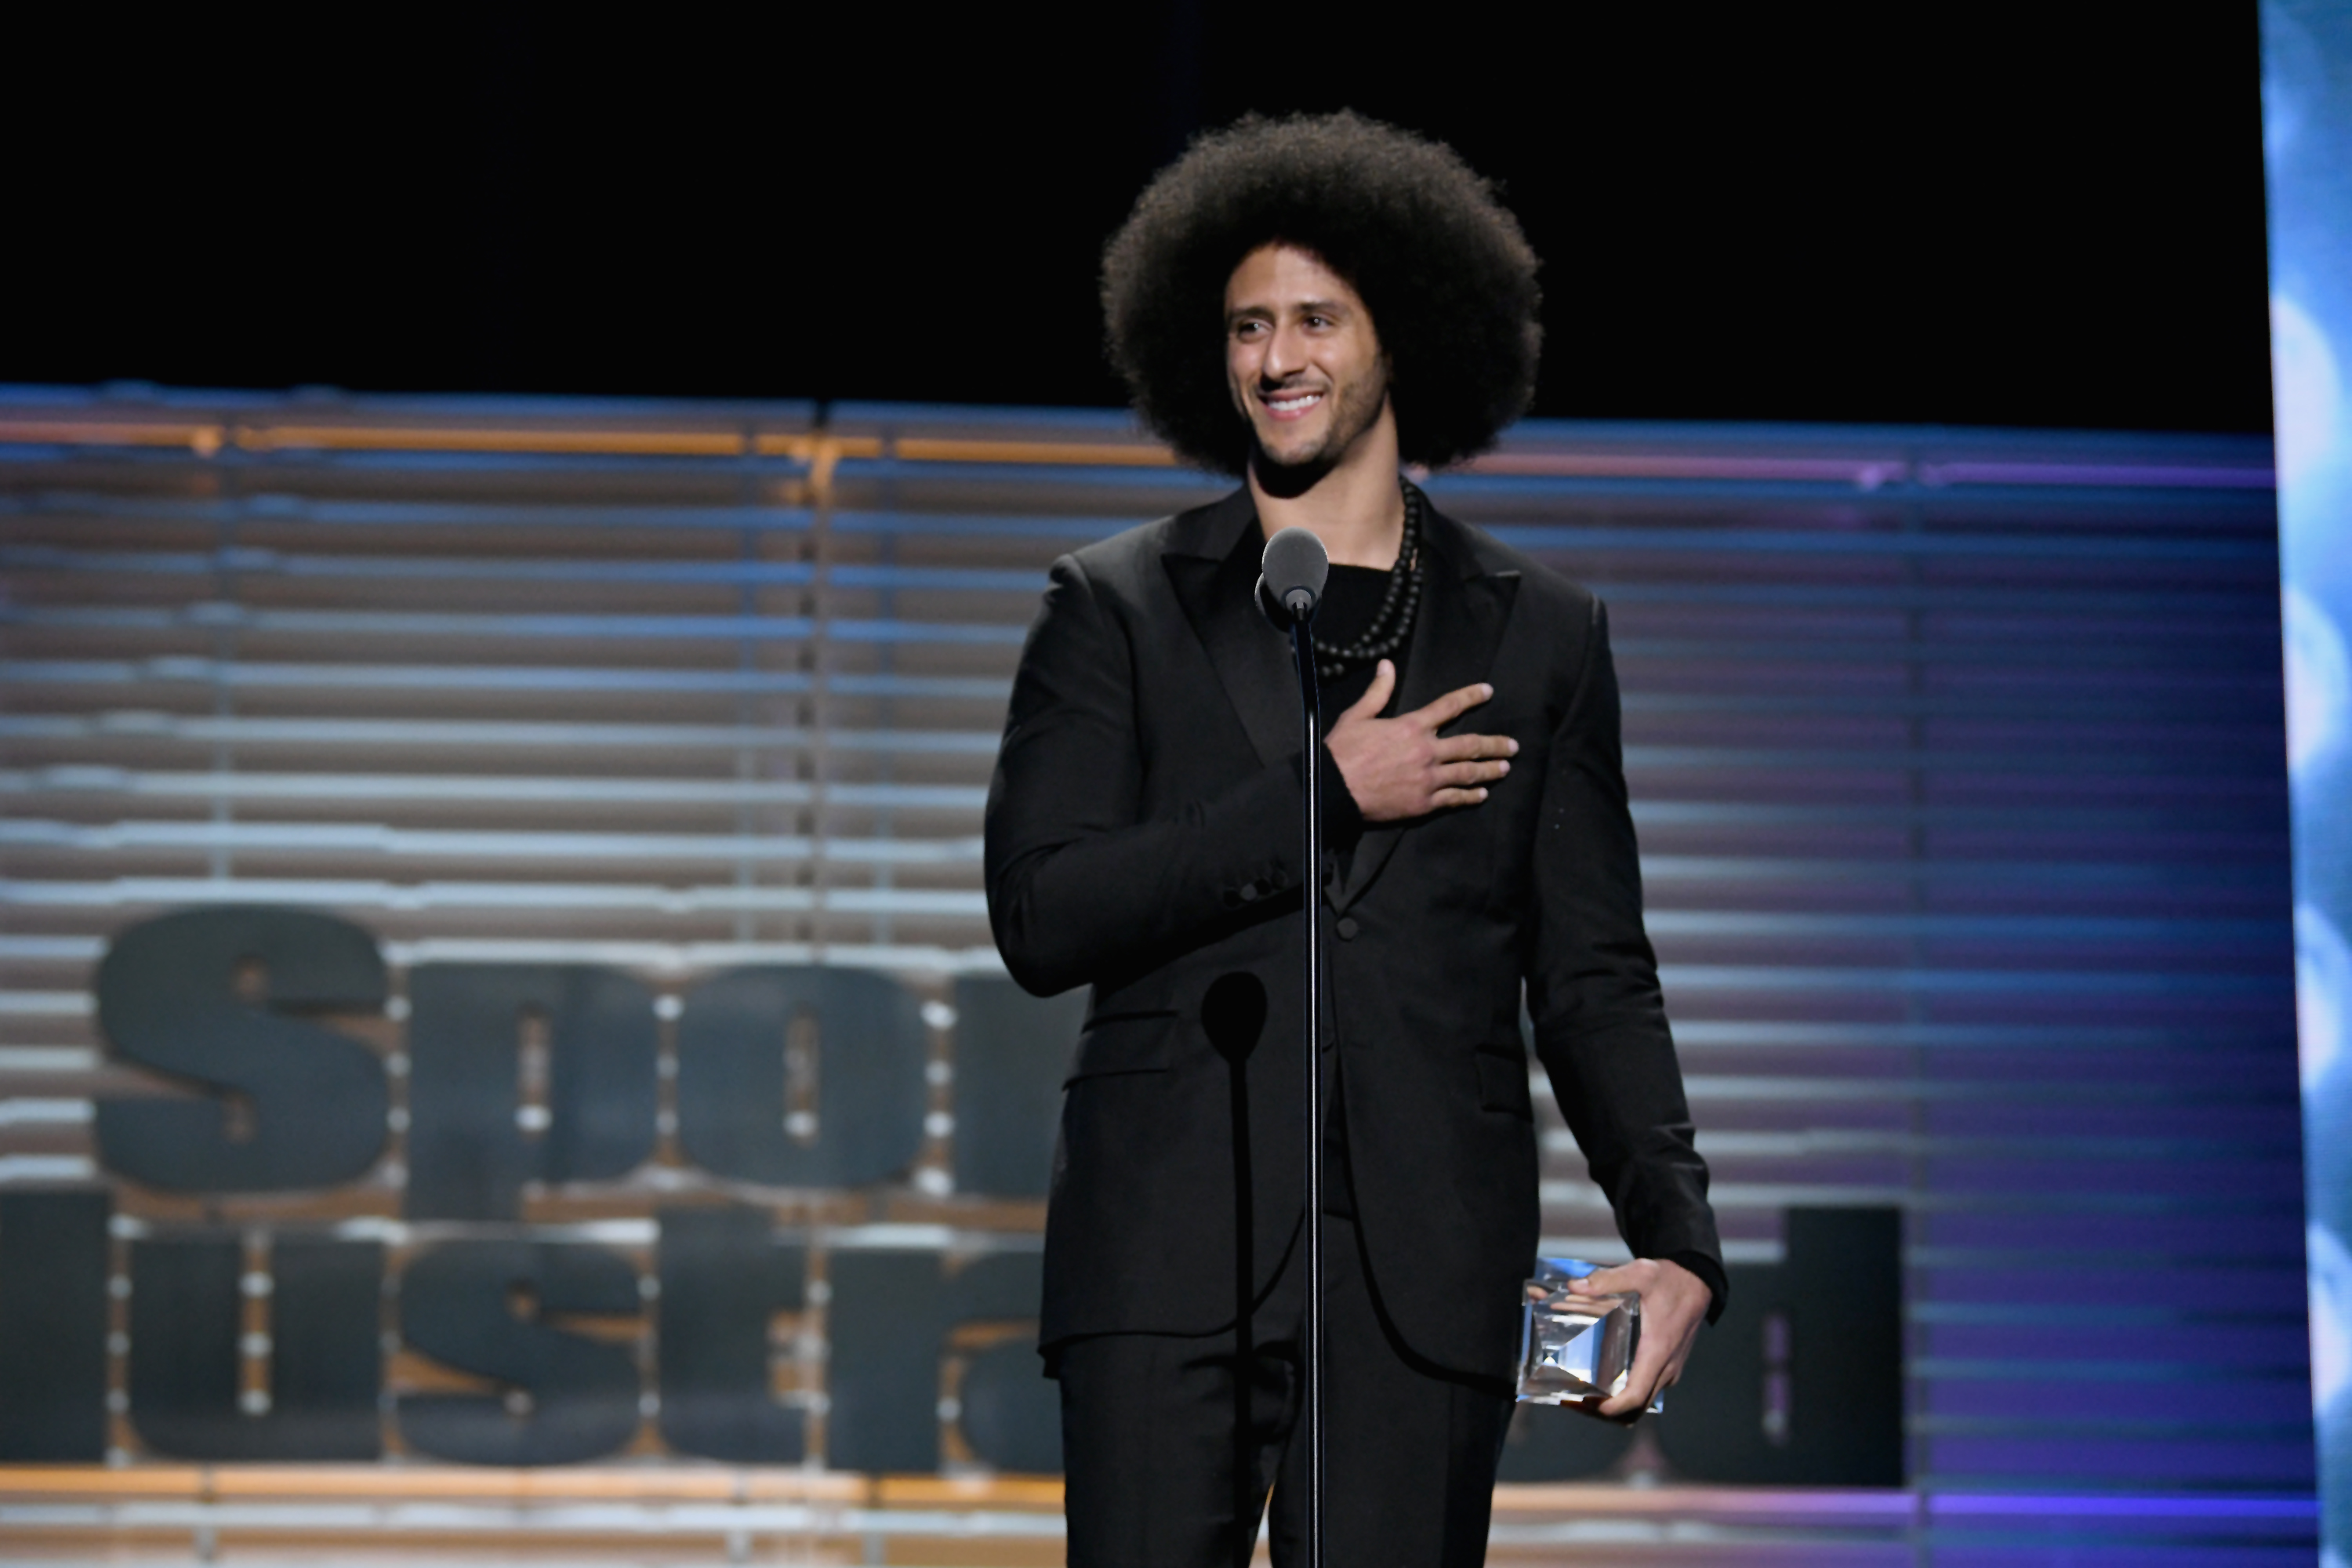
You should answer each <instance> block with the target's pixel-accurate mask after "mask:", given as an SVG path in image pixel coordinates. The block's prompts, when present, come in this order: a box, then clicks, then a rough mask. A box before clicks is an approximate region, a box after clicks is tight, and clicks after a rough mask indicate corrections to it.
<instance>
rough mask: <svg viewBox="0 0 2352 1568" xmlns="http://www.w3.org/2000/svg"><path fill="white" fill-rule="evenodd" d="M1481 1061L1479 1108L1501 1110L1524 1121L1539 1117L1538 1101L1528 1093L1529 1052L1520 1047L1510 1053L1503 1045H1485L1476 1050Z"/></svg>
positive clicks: (1473, 1058)
mask: <svg viewBox="0 0 2352 1568" xmlns="http://www.w3.org/2000/svg"><path fill="white" fill-rule="evenodd" d="M1471 1059H1472V1060H1473V1061H1475V1062H1476V1063H1477V1064H1478V1109H1479V1110H1499V1111H1501V1112H1503V1113H1504V1114H1505V1115H1507V1116H1516V1117H1517V1118H1518V1119H1519V1120H1520V1121H1534V1120H1535V1119H1536V1105H1535V1100H1534V1099H1533V1097H1532V1096H1530V1095H1529V1094H1528V1058H1527V1053H1526V1052H1524V1051H1522V1050H1519V1049H1517V1048H1516V1047H1514V1048H1512V1050H1511V1051H1510V1054H1509V1055H1507V1056H1506V1055H1504V1054H1503V1052H1502V1049H1501V1048H1500V1047H1486V1046H1481V1047H1478V1048H1477V1050H1476V1051H1475V1052H1473V1053H1472V1056H1471Z"/></svg>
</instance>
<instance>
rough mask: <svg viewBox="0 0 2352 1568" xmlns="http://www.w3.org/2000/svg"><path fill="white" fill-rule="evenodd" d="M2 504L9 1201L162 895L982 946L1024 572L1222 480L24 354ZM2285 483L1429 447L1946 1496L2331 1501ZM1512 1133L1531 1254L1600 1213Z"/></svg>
mask: <svg viewBox="0 0 2352 1568" xmlns="http://www.w3.org/2000/svg"><path fill="white" fill-rule="evenodd" d="M0 486H5V499H0V509H5V510H0V522H5V540H6V542H5V570H6V575H7V581H8V594H7V598H6V601H5V607H0V619H5V636H6V666H5V679H6V687H7V701H6V711H5V715H0V735H5V743H6V766H5V773H0V792H5V800H6V810H5V816H6V821H5V827H0V846H4V847H5V855H6V871H7V880H6V890H5V897H6V900H7V902H8V906H9V911H8V921H7V933H6V935H5V939H0V964H5V970H0V973H5V979H6V981H7V993H6V996H5V1003H0V1009H4V1010H0V1030H5V1035H0V1038H5V1049H0V1095H5V1096H7V1097H8V1098H7V1099H6V1100H5V1102H0V1176H5V1178H6V1179H9V1180H14V1181H53V1180H58V1179H71V1178H74V1177H77V1176H82V1177H86V1176H87V1175H88V1174H89V1171H90V1165H89V1156H90V1145H89V1137H88V1131H89V1121H88V1115H89V1110H88V1106H89V1098H90V1096H91V1095H92V1094H93V1093H102V1092H112V1091H115V1090H118V1089H123V1088H125V1087H126V1086H127V1084H128V1080H127V1079H125V1078H124V1077H123V1075H122V1074H121V1070H120V1069H115V1068H105V1067H103V1066H102V1063H101V1060H100V1057H99V1056H98V1055H96V1054H95V1052H96V1047H97V1045H98V1042H97V1041H96V1040H95V1039H94V1037H93V1035H92V1031H91V1026H90V1021H89V1015H88V1004H87V1001H86V994H85V985H86V983H87V979H88V976H89V970H90V966H91V963H92V962H93V961H94V960H95V958H96V957H97V956H98V954H99V953H100V951H101V949H102V947H103V945H104V943H105V942H106V940H107V937H108V934H109V933H110V932H111V931H115V930H117V929H119V928H121V927H122V926H123V925H125V924H126V923H128V922H131V921H136V920H139V919H141V918H142V917H145V916H148V915H151V914H153V913H155V912H157V911H160V910H167V909H172V908H175V907H179V906H184V905H189V904H201V903H208V902H217V901H223V900H268V901H273V902H278V903H297V904H309V905H314V906H317V907H320V908H322V909H326V910H335V911H339V912H341V913H342V914H344V915H346V916H348V917H349V918H351V919H352V920H354V921H359V922H360V923H362V925H364V926H366V927H368V928H369V929H370V930H372V931H375V932H377V933H378V934H379V935H380V936H381V937H382V939H383V941H384V942H385V943H386V944H387V951H388V953H389V955H390V956H391V957H392V959H393V961H394V963H395V965H396V966H398V965H406V964H412V963H418V962H422V961H425V960H428V959H429V960H455V961H466V960H498V959H509V958H530V959H582V960H595V961H602V962H607V963H620V964H624V965H627V966H630V967H633V968H636V969H638V970H640V971H643V972H645V973H648V974H657V975H661V976H665V977H667V978H666V979H665V980H664V984H665V985H666V986H667V987H669V988H673V989H674V988H675V986H676V984H677V978H678V977H679V976H686V977H689V978H690V977H692V976H693V975H696V974H698V973H705V972H708V971H709V970H712V969H715V968H719V967H725V966H728V965H733V964H739V963H755V962H800V961H806V960H810V959H814V960H817V961H820V962H826V963H840V964H859V965H872V966H877V967H880V968H884V969H888V970H892V971H895V972H898V973H903V974H907V975H908V976H910V977H911V978H912V979H913V980H914V982H915V983H916V984H919V985H920V984H943V979H942V977H944V976H946V975H948V974H950V973H963V972H971V971H992V970H994V969H995V968H996V967H997V963H996V959H995V956H994V953H993V952H992V949H991V948H990V946H989V942H988V935H987V928H986V923H985V919H984V913H983V910H982V892H981V876H980V846H979V834H980V816H981V805H982V795H983V792H984V788H985V785H986V782H987V778H988V773H989V767H990V763H991V758H992V753H993V751H994V747H995V741H996V732H997V729H998V726H999V724H1000V722H1001V721H1002V717H1003V703H1004V696H1005V692H1006V689H1007V685H1008V682H1009V679H1010V677H1011V674H1012V671H1013V665H1014V662H1015V660H1016V658H1018V655H1019V651H1020V644H1021V639H1022V636H1023V632H1024V627H1025V626H1026V624H1027V622H1028V619H1029V617H1030V615H1031V613H1032V611H1033V609H1034V605H1035V602H1036V596H1037V592H1038V588H1039V586H1040V584H1041V582H1042V574H1043V571H1044V568H1045V564H1046V563H1047V562H1048V561H1050V560H1051V559H1052V558H1053V556H1054V555H1055V554H1056V553H1058V552H1061V551H1064V550H1066V549H1069V548H1072V547H1074V546H1076V545H1077V544H1078V543H1081V542H1085V541H1087V540H1090V539H1095V538H1098V537H1101V536H1103V535H1105V534H1107V533H1109V532H1111V531H1115V530H1118V529H1119V528H1123V527H1126V526H1128V525H1129V524H1130V523H1132V522H1135V521H1140V520H1143V519H1147V518H1150V517H1151V516H1153V515H1155V514H1159V513H1161V512H1165V511H1168V510H1172V509H1175V508H1178V507H1181V506H1185V505H1190V504H1193V503H1195V502H1197V501H1200V500H1205V499H1207V498H1209V497H1211V496H1212V495H1213V494H1215V493H1217V491H1218V489H1219V488H1220V487H1219V486H1218V485H1216V484H1214V483H1212V482H1210V481H1208V480H1205V479H1202V478H1201V477H1199V476H1197V475H1194V474H1192V473H1189V472H1187V471H1184V470H1181V469H1178V468H1172V467H1170V466H1169V465H1168V463H1167V461H1166V459H1165V458H1164V456H1163V455H1162V454H1161V453H1160V452H1159V451H1158V450H1157V449H1156V448H1154V447H1150V446H1149V445H1146V444H1144V443H1142V442H1141V441H1139V439H1138V438H1137V437H1134V436H1133V434H1132V433H1131V432H1130V430H1129V427H1128V426H1127V425H1126V423H1125V421H1124V420H1123V419H1122V418H1119V417H1116V416H1097V415H1086V414H1068V415H1060V414H1042V413H1034V412H1031V413H1020V412H994V413H992V412H984V411H972V410H946V409H930V408H917V407H897V406H836V407H835V408H834V409H832V410H831V411H830V417H829V418H827V419H825V420H824V422H823V423H822V424H820V423H819V421H818V420H817V419H816V417H815V411H814V410H813V409H811V408H808V407H803V406H793V405H781V406H759V407H744V406H728V407H712V408H705V407H697V406H692V405H598V404H550V405H537V404H519V403H514V404H497V405H488V404H470V403H465V402H457V401H440V400H432V401H411V402H402V401H395V400H375V401H367V400H352V401H335V400H327V401H318V402H309V401H304V400H301V399H291V400H258V399H252V398H234V397H222V398H217V399H209V400H207V399H203V398H193V399H192V398H178V399H172V400H167V401H152V400H151V401H148V402H145V403H140V402H126V401H121V400H108V399H102V398H83V397H79V396H74V395H59V394H50V393H25V394H16V395H12V396H11V397H9V398H8V399H5V400H0ZM2270 486H2271V479H2270V470H2269V455H2268V448H2267V447H2266V445H2264V444H2262V443H2257V442H2247V441H2237V440H2223V439H2201V438H2200V439H2189V438H2161V439H2158V438H2147V437H2073V436H2045V435H2030V434H1990V433H1985V434H1969V435H1960V434H1954V433H1936V432H1907V431H1892V430H1874V429H1810V430H1804V429H1787V428H1772V429H1762V428H1758V429H1747V428H1737V427H1721V428H1684V427H1662V426H1623V427H1615V426H1565V425H1543V424H1530V425H1527V426H1521V427H1520V428H1519V429H1518V430H1517V432H1516V433H1515V434H1514V436H1513V437H1512V438H1511V439H1510V440H1509V441H1508V442H1507V443H1506V445H1505V447H1503V449H1502V450H1501V451H1500V452H1499V453H1497V454H1496V455H1494V456H1492V457H1490V458H1487V459H1486V460H1484V461H1482V462H1480V463H1479V464H1477V465H1475V467H1474V468H1472V469H1471V470H1470V471H1468V472H1466V473H1461V474H1454V475H1444V476H1440V477H1438V478H1437V479H1433V480H1432V481H1431V483H1430V489H1431V492H1432V494H1433V496H1434V497H1435V498H1436V500H1438V502H1439V503H1440V504H1441V505H1442V506H1444V507H1445V508H1447V509H1448V510H1452V511H1454V513H1456V514H1458V515H1460V516H1462V517H1464V518H1465V519H1468V520H1470V521H1475V522H1477V523H1480V524H1482V525H1484V526H1486V527H1488V528H1490V529H1492V530H1493V531H1495V532H1496V534H1497V535H1499V536H1500V537H1502V538H1503V539H1505V540H1506V541H1507V542H1510V543H1512V544H1514V545H1517V547H1519V548H1520V549H1523V550H1526V551H1528V552H1531V553H1533V554H1535V555H1536V556H1538V557H1539V558H1540V559H1542V560H1544V561H1546V562H1549V563H1553V564H1555V565H1557V566H1559V568H1560V569H1561V570H1562V571H1564V572H1567V573H1568V574H1570V575H1572V576H1575V577H1577V578H1579V579H1580V580H1581V581H1583V582H1585V583H1587V584H1591V585H1592V586H1593V587H1594V588H1596V589H1597V590H1598V591H1599V592H1600V593H1601V595H1603V596H1604V597H1605V598H1606V599H1607V601H1608V603H1609V605H1610V606H1611V611H1612V625H1613V627H1614V633H1615V638H1616V647H1617V652H1618V658H1619V669H1620V673H1621V677H1622V683H1623V687H1624V690H1625V693H1626V697H1625V710H1626V767H1627V772H1628V773H1629V775H1630V778H1631V781H1632V785H1633V797H1634V800H1635V803H1636V805H1635V814H1636V816H1637V819H1638V821H1639V824H1640V827H1641V831H1642V837H1643V851H1644V855H1643V865H1644V871H1645V875H1646V879H1647V885H1648V889H1649V899H1650V904H1651V929H1652V931H1654V934H1655V937H1656V939H1657V943H1658V947H1659V950H1660V953H1661V957H1662V959H1663V961H1664V966H1665V984H1666V988H1667V997H1668V1002H1669V1005H1670V1008H1671V1010H1672V1012H1673V1015H1674V1016H1675V1023H1676V1032H1677V1036H1678V1038H1679V1040H1680V1042H1681V1046H1682V1051H1683V1060H1684V1067H1685V1072H1686V1073H1687V1074H1688V1077H1689V1082H1690V1087H1691V1092H1692V1097H1693V1100H1694V1101H1695V1104H1696V1110H1697V1115H1698V1118H1699V1121H1700V1125H1701V1127H1702V1129H1703V1131H1702V1135H1701V1145H1702V1148H1703V1149H1704V1150H1705V1151H1706V1153H1707V1154H1708V1156H1709V1158H1710V1160H1711V1161H1712V1163H1713V1164H1714V1166H1715V1170H1716V1175H1717V1189H1716V1191H1717V1197H1718V1203H1719V1205H1720V1208H1721V1212H1722V1215H1723V1219H1724V1223H1725V1227H1726V1231H1727V1236H1728V1237H1730V1238H1731V1239H1732V1241H1733V1243H1734V1246H1735V1255H1736V1256H1742V1257H1747V1258H1754V1259H1762V1258H1770V1257H1771V1256H1773V1254H1774V1251H1775V1248H1776V1247H1777V1237H1778V1235H1779V1225H1780V1215H1781V1213H1782V1211H1783V1209H1784V1208H1785V1207H1786V1206H1787V1205H1791V1204H1808V1203H1840V1202H1854V1201H1859V1202H1870V1203H1879V1202H1885V1203H1897V1204H1901V1205H1904V1206H1905V1207H1906V1210H1907V1212H1908V1215H1909V1221H1908V1225H1909V1231H1908V1253H1907V1258H1908V1279H1909V1285H1910V1290H1911V1304H1910V1308H1909V1310H1910V1316H1911V1337H1910V1347H1911V1352H1910V1353H1911V1361H1910V1369H1911V1379H1912V1383H1911V1394H1910V1411H1911V1429H1912V1431H1913V1433H1914V1446H1915V1452H1914V1469H1915V1473H1916V1475H1917V1477H1918V1478H1919V1479H1920V1480H1921V1482H1922V1483H1923V1484H1924V1485H1925V1486H1927V1487H1929V1488H1935V1489H1960V1490H1966V1489H1977V1488H2003V1487H2012V1486H2014V1487H2023V1488H2032V1489H2046V1488H2051V1487H2058V1488H2073V1489H2099V1488H2105V1487H2111V1486H2118V1485H2125V1484H2137V1485H2152V1486H2160V1487H2177V1488H2203V1487H2227V1488H2255V1489H2297V1488H2304V1487H2307V1486H2308V1484H2309V1482H2310V1479H2311V1449H2310V1436H2309V1427H2308V1392H2307V1385H2306V1383H2305V1342H2304V1330H2303V1316H2302V1310H2303V1301H2304V1290H2305V1285H2304V1275H2303V1259H2302V1247H2301V1236H2302V1227H2301V1219H2300V1208H2299V1194H2300V1172H2299V1162H2298V1148H2297V1142H2296V1102H2295V1099H2294V1047H2293V1040H2292V1026H2293V1004H2294V989H2293V978H2292V972H2291V964H2290V962H2289V959H2290V953H2291V942H2290V933H2289V926H2288V906H2289V890H2288V882H2287V846H2286V837H2285V836H2286V823H2285V815H2284V771H2283V770H2284V763H2283V742H2282V738H2281V719H2280V706H2281V704H2280V687H2279V668H2278V667H2279V644H2278V637H2277V576H2276V551H2275V540H2274V533H2273V505H2272V493H2271V488H2270ZM925 976H929V981H928V982H927V981H925V980H924V978H923V977H925ZM1547 1115H1548V1117H1549V1120H1548V1122H1547V1125H1548V1127H1549V1130H1550V1131H1549V1142H1548V1143H1547V1151H1548V1152H1547V1160H1546V1166H1545V1175H1546V1184H1545V1212H1546V1222H1547V1232H1548V1235H1549V1237H1553V1238H1555V1239H1557V1240H1559V1241H1560V1242H1561V1243H1562V1244H1563V1245H1568V1244H1573V1245H1578V1246H1584V1247H1591V1248H1595V1249H1598V1248H1601V1247H1604V1246H1605V1245H1607V1244H1606V1243H1605V1242H1604V1241H1603V1240H1602V1239H1601V1238H1602V1237H1605V1236H1606V1235H1607V1233H1608V1229H1609V1226H1608V1223H1607V1219H1606V1215H1605V1211H1604V1210H1603V1209H1602V1208H1601V1205H1599V1204H1598V1202H1597V1199H1596V1197H1595V1195H1594V1194H1593V1193H1592V1191H1591V1188H1590V1187H1589V1186H1588V1184H1586V1183H1585V1181H1584V1179H1583V1174H1582V1167H1581V1163H1580V1160H1579V1159H1578V1158H1577V1157H1576V1155H1575V1153H1574V1151H1573V1148H1572V1145H1571V1144H1570V1141H1569V1140H1568V1138H1567V1135H1566V1133H1565V1131H1563V1130H1562V1129H1561V1128H1560V1126H1559V1121H1558V1117H1557V1113H1556V1112H1547ZM934 1160H935V1163H936V1151H934ZM934 1185H936V1183H935V1184H934ZM923 1197H924V1194H922V1193H920V1192H915V1191H910V1192H909V1193H908V1194H905V1200H906V1202H907V1203H908V1204H919V1202H920V1200H921V1199H922V1198H923ZM908 1212H919V1211H916V1210H909V1211H908ZM1025 1223H1031V1224H1034V1216H1032V1217H1030V1218H1029V1219H1028V1220H1027V1221H1025Z"/></svg>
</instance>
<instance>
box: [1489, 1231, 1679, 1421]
mask: <svg viewBox="0 0 2352 1568" xmlns="http://www.w3.org/2000/svg"><path fill="white" fill-rule="evenodd" d="M1596 1268H1600V1265H1599V1264H1597V1263H1587V1262H1585V1261H1584V1260H1583V1259H1582V1258H1538V1259H1536V1274H1535V1278H1534V1279H1530V1280H1528V1284H1527V1293H1526V1299H1525V1300H1523V1301H1522V1302H1521V1304H1520V1316H1519V1375H1518V1395H1519V1398H1520V1399H1521V1400H1524V1401H1531V1402H1533V1403H1535V1404H1538V1405H1567V1406H1569V1407H1570V1408H1571V1409H1577V1410H1582V1411H1583V1412H1585V1413H1586V1414H1587V1415H1591V1414H1594V1413H1596V1412H1597V1411H1598V1410H1599V1409H1600V1407H1601V1401H1603V1400H1605V1399H1611V1398H1613V1397H1615V1396H1616V1395H1617V1394H1622V1393H1623V1392H1624V1391H1625V1379H1626V1376H1627V1375H1628V1373H1631V1371H1632V1370H1633V1351H1634V1348H1635V1347H1636V1346H1637V1345H1639V1344H1640V1343H1641V1341H1642V1298H1641V1296H1640V1294H1639V1293H1638V1292H1635V1291H1631V1290H1629V1291H1625V1292H1623V1293H1622V1294H1619V1295H1612V1296H1579V1295H1576V1294H1574V1293H1572V1292H1571V1291H1570V1289H1569V1288H1568V1287H1569V1282H1570V1280H1572V1279H1583V1278H1584V1277H1585V1276H1586V1275H1588V1274H1591V1272H1593V1270H1595V1269H1596ZM1664 1408H1665V1403H1664V1400H1663V1399H1654V1400H1652V1401H1651V1402H1650V1410H1651V1412H1652V1413H1653V1414H1655V1413H1656V1412H1658V1411H1660V1410H1663V1409H1664Z"/></svg>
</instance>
